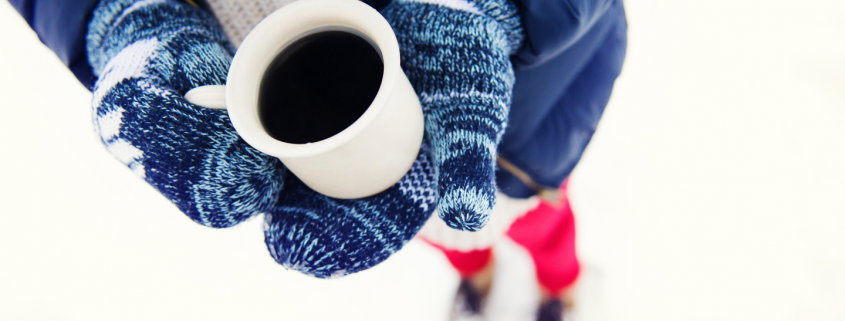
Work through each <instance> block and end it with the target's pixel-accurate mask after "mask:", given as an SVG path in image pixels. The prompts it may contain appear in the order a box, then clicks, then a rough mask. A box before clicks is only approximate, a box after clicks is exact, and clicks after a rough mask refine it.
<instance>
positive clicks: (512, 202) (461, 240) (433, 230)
mask: <svg viewBox="0 0 845 321" xmlns="http://www.w3.org/2000/svg"><path fill="white" fill-rule="evenodd" d="M539 205H540V199H539V198H538V197H537V196H532V197H530V198H526V199H519V198H510V197H508V196H507V195H505V194H502V193H500V192H496V206H494V207H493V213H492V214H490V220H489V221H487V225H485V226H484V228H482V229H481V230H478V231H475V232H467V231H458V230H455V229H452V228H450V227H448V226H446V223H444V222H443V220H441V219H440V217H439V216H438V215H437V211H434V214H432V215H431V218H429V219H428V222H426V223H425V225H424V226H423V228H422V229H421V230H420V233H419V234H418V235H419V236H420V237H422V238H425V239H426V240H428V241H430V242H432V243H434V244H437V245H440V246H442V247H445V248H447V249H450V250H458V251H471V250H481V249H486V248H489V247H491V246H493V243H495V242H496V241H498V240H499V239H501V238H502V237H503V236H504V235H505V233H507V231H508V228H510V226H511V224H513V222H514V221H516V219H518V218H520V217H522V216H523V215H525V213H528V211H530V210H533V209H535V208H537V206H539Z"/></svg>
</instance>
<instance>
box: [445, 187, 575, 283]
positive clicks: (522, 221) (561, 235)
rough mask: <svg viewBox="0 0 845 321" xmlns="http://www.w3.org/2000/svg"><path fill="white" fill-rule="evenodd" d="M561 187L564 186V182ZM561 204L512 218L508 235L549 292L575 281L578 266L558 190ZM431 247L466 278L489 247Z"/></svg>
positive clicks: (568, 211) (571, 225) (568, 215)
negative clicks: (523, 251)
mask: <svg viewBox="0 0 845 321" xmlns="http://www.w3.org/2000/svg"><path fill="white" fill-rule="evenodd" d="M564 186H565V185H564ZM562 190H563V192H562V200H561V204H560V205H558V206H557V208H555V207H553V206H551V205H549V204H547V203H545V202H541V203H540V205H539V206H538V207H537V208H535V209H533V210H531V211H529V212H528V213H526V214H525V215H524V216H522V217H520V218H519V219H517V220H516V222H514V223H513V225H511V227H510V229H509V230H508V232H507V234H508V236H509V237H510V238H511V239H512V240H514V241H515V242H516V243H518V244H519V245H521V246H523V247H524V248H525V249H526V250H528V252H529V253H530V254H531V258H532V259H533V260H534V266H535V268H536V272H537V281H538V282H539V283H540V285H541V286H542V287H543V288H544V289H545V290H546V291H548V292H549V293H552V294H560V292H561V291H562V290H563V289H565V288H566V287H568V286H569V285H571V284H572V283H573V282H575V279H576V278H577V277H578V272H579V271H580V269H581V267H580V265H579V263H578V259H577V258H576V257H575V222H574V218H573V216H572V208H571V207H570V206H569V199H568V198H567V197H566V191H565V189H562ZM434 246H435V247H437V248H438V249H440V250H441V251H443V253H444V254H446V257H447V258H448V259H449V262H451V263H452V266H454V267H455V269H457V270H458V272H459V273H460V274H461V277H463V278H469V277H471V276H473V275H474V274H475V273H478V272H480V271H481V270H482V269H484V267H485V266H487V263H488V261H489V260H490V256H491V253H492V251H491V249H490V248H487V249H484V250H476V251H471V252H461V251H454V250H448V249H445V248H443V247H440V246H437V245H436V244H434Z"/></svg>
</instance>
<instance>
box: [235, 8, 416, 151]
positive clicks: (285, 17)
mask: <svg viewBox="0 0 845 321" xmlns="http://www.w3.org/2000/svg"><path fill="white" fill-rule="evenodd" d="M344 29H348V30H350V33H353V34H356V35H358V36H362V35H363V36H364V39H365V40H367V41H368V42H371V43H372V44H375V46H376V48H375V49H376V51H378V52H379V54H380V56H381V58H382V63H383V65H384V69H383V70H384V71H383V74H382V80H381V85H380V86H379V90H378V93H377V94H376V96H375V98H373V101H372V103H370V106H369V107H367V110H366V111H365V112H364V113H363V114H362V115H361V116H360V117H358V119H357V120H355V122H353V123H352V124H351V125H349V126H348V127H346V128H345V129H344V130H342V131H340V132H338V133H337V134H335V135H333V136H331V137H329V138H326V139H323V140H320V141H317V142H313V143H306V144H292V143H286V142H283V141H279V140H276V139H275V138H273V137H271V136H270V135H269V134H268V133H267V132H266V131H265V130H264V126H263V125H262V124H261V121H260V119H259V117H258V92H259V89H260V83H261V79H262V78H263V76H264V72H265V70H266V69H267V67H268V66H269V64H270V63H271V62H272V61H273V59H274V58H275V57H276V56H278V54H279V53H281V51H282V50H284V49H285V48H286V47H287V46H288V45H290V44H292V43H293V42H295V41H296V40H298V39H301V38H302V37H304V36H307V35H310V34H314V33H316V32H320V31H328V30H344ZM268 40H269V41H268ZM399 59H400V56H399V44H398V42H397V40H396V36H395V35H394V33H393V29H392V28H391V27H390V24H389V23H388V22H387V20H385V19H384V17H382V15H381V14H380V13H378V11H376V10H375V9H373V8H372V7H370V6H369V5H367V4H364V3H362V2H360V1H357V0H300V1H296V2H294V3H291V4H288V5H286V6H284V7H282V8H280V9H279V10H276V11H275V12H273V13H272V14H270V15H269V16H267V18H265V19H264V20H262V21H261V22H260V23H259V24H258V25H257V26H256V27H255V28H254V29H253V30H252V31H251V32H250V33H249V34H248V35H247V37H246V38H245V39H244V41H243V42H242V43H241V46H240V48H238V51H237V53H236V54H235V57H234V59H233V60H232V64H231V66H230V68H229V74H228V76H227V80H226V105H227V111H228V113H229V118H230V119H231V121H232V125H233V126H234V127H235V130H237V131H238V134H240V136H241V137H242V138H243V139H244V140H245V141H246V142H247V143H248V144H249V145H251V146H252V147H254V148H256V149H258V150H261V151H262V152H264V153H267V154H269V155H272V156H276V157H279V158H304V157H311V156H316V155H320V154H324V153H327V152H329V151H332V150H334V149H337V148H339V147H340V146H343V145H344V144H346V143H348V142H349V141H351V140H352V139H354V138H355V137H357V136H358V135H359V134H360V133H361V132H362V131H364V130H365V129H366V128H367V127H368V126H369V125H370V124H372V123H373V122H374V121H375V120H376V119H377V118H378V116H379V115H380V114H381V112H382V110H383V109H384V108H386V105H387V102H388V100H389V98H390V96H391V95H392V93H393V90H394V88H393V87H394V85H395V83H396V77H397V76H398V73H402V69H401V67H400V64H399ZM403 75H404V74H403Z"/></svg>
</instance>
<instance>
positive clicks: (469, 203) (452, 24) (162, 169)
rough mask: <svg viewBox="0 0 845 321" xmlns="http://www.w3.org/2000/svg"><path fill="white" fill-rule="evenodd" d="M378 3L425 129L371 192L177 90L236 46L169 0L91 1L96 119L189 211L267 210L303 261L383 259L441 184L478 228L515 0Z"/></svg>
mask: <svg viewBox="0 0 845 321" xmlns="http://www.w3.org/2000/svg"><path fill="white" fill-rule="evenodd" d="M307 1H316V0H307ZM341 1H343V0H341ZM348 2H349V3H354V4H357V5H363V4H361V3H357V2H353V1H348ZM499 2H501V5H497V4H499ZM454 3H460V2H454ZM454 3H452V4H453V5H454ZM459 7H460V6H459ZM383 14H384V16H385V17H387V18H388V19H387V20H388V21H389V22H390V25H391V26H392V27H393V29H394V31H395V32H396V36H397V39H398V44H399V48H400V53H401V55H402V56H401V59H400V60H401V67H402V68H403V69H404V71H405V74H407V75H408V79H409V80H410V82H411V84H412V85H413V87H414V89H415V90H416V92H417V93H418V94H419V95H420V98H421V101H422V107H423V110H424V112H425V119H426V120H425V135H426V139H425V141H424V143H423V144H422V146H421V147H420V152H419V153H418V155H416V158H415V159H414V161H413V164H412V165H411V169H410V170H409V171H407V172H406V174H405V175H404V176H402V178H401V179H400V180H399V182H397V183H395V184H393V185H391V186H390V187H389V188H388V189H387V190H384V191H382V192H379V193H378V194H376V195H373V196H369V197H365V198H361V199H338V198H331V197H327V196H325V195H323V194H320V193H317V192H315V191H314V190H312V189H311V188H309V187H308V186H306V185H305V184H303V182H302V181H301V180H300V179H299V178H297V176H296V175H293V174H292V173H291V172H290V171H289V170H288V169H287V168H286V167H285V166H284V165H283V164H282V162H280V161H279V160H278V159H277V158H276V157H273V156H270V155H267V154H265V153H262V152H260V151H259V150H257V149H255V148H253V147H252V146H250V145H249V144H247V143H246V142H245V141H244V139H243V138H241V136H240V135H239V134H238V132H237V131H236V130H235V128H234V127H233V126H232V121H233V119H230V118H229V115H228V114H227V112H226V111H224V110H215V109H209V108H204V107H199V106H197V105H194V104H192V103H190V102H189V101H188V100H186V99H185V98H184V95H185V93H187V92H188V91H189V90H191V89H193V88H196V87H202V86H208V85H224V84H225V83H226V77H227V71H228V70H229V64H230V61H231V57H232V54H233V53H234V51H235V50H234V48H232V46H231V45H230V44H229V43H228V41H227V39H226V37H225V35H224V34H223V33H222V31H221V29H220V26H219V25H218V23H217V22H216V20H215V19H214V18H213V17H212V16H211V15H210V14H208V13H206V12H204V11H201V10H199V9H197V8H194V7H191V6H188V5H186V4H184V3H182V2H179V1H175V0H168V1H136V0H107V1H102V2H101V3H100V4H99V5H98V7H97V8H96V10H95V12H94V14H93V18H92V22H91V24H90V27H89V34H88V37H87V39H88V41H87V49H88V58H89V60H90V61H91V63H92V66H93V67H94V71H95V74H96V75H97V76H98V77H99V79H98V82H97V85H96V87H95V91H94V101H93V103H92V105H93V107H94V121H95V128H97V131H98V134H99V135H100V137H101V139H102V141H103V143H104V144H105V145H106V147H107V149H108V150H109V151H110V152H111V153H112V154H113V155H115V156H116V157H117V158H118V159H119V160H120V161H122V162H124V163H125V164H126V165H127V166H129V167H130V169H132V170H133V172H135V173H136V174H137V175H138V176H140V177H142V178H143V179H144V180H146V181H147V182H148V183H150V184H151V185H152V186H153V187H155V188H156V189H158V190H159V191H160V192H161V193H162V194H163V195H164V196H165V197H166V198H167V199H169V200H170V201H171V202H173V203H174V204H175V205H176V206H177V207H178V208H179V209H180V210H181V211H183V212H184V213H185V214H186V215H188V217H189V218H191V219H192V220H194V221H196V222H197V223H200V224H203V225H206V226H211V227H229V226H233V225H235V224H237V223H239V222H241V221H243V220H246V219H248V218H249V217H251V216H254V215H256V214H261V213H264V214H265V226H264V232H265V241H266V243H267V247H268V250H269V251H270V254H271V256H273V258H274V259H276V261H278V262H279V263H280V264H282V265H284V266H286V267H288V268H291V269H295V270H298V271H301V272H303V273H306V274H309V275H313V276H317V277H333V276H340V275H345V274H349V273H354V272H357V271H361V270H364V269H367V268H369V267H372V266H374V265H376V264H378V263H380V262H382V261H383V260H385V259H386V258H387V257H389V256H390V255H391V254H392V253H394V252H395V251H397V250H398V249H399V248H401V247H402V246H403V245H404V244H406V243H407V242H408V241H409V240H410V239H411V238H412V237H413V236H414V235H415V234H416V232H417V231H418V230H419V228H420V227H421V226H422V224H423V223H424V222H425V220H427V219H428V217H429V216H430V214H431V213H432V211H433V210H434V208H435V206H438V205H437V195H438V192H439V193H440V194H441V195H442V197H441V201H440V204H439V206H438V207H439V208H441V209H446V210H448V211H446V210H441V216H444V213H445V218H446V219H447V222H449V221H450V220H451V222H453V223H456V224H452V226H455V227H458V228H463V229H477V228H480V226H482V225H483V222H484V221H485V220H484V217H485V216H484V215H485V213H486V212H485V211H488V210H489V208H491V207H492V200H491V198H490V197H492V195H493V192H492V189H493V188H494V187H493V176H492V173H493V170H494V166H495V163H494V159H495V145H496V144H497V143H498V139H499V137H501V132H502V131H503V130H504V121H505V119H506V117H507V113H506V111H507V106H508V104H509V97H510V85H512V71H510V64H509V61H508V59H507V57H508V53H509V52H510V50H513V48H512V47H514V44H518V37H513V36H512V35H515V34H516V35H518V30H519V28H518V18H517V19H515V20H514V19H513V17H515V15H516V11H515V7H513V5H512V4H510V3H505V2H503V1H498V2H497V1H490V3H481V4H476V5H469V6H467V7H465V8H455V7H444V6H441V5H436V4H428V3H418V2H407V1H394V2H393V3H392V4H390V5H389V6H388V7H387V8H385V9H384V10H383ZM502 17H504V18H502ZM508 21H510V22H513V21H516V22H515V23H516V24H515V25H512V24H510V25H509V23H510V22H508ZM455 39H457V40H460V42H455V41H452V40H455ZM513 39H517V41H512V40H513ZM467 44H472V45H473V46H472V47H467ZM462 48H463V49H462ZM466 48H474V49H473V50H465V49H466ZM476 49H477V50H480V52H476V51H474V50H476ZM479 133H480V135H477V134H479ZM426 142H430V144H431V145H432V146H431V150H429V147H428V146H429V143H426ZM429 153H430V154H431V155H433V158H434V161H433V164H432V162H429V159H428V155H429ZM462 165H465V167H462ZM435 166H437V167H435ZM462 168H466V169H468V170H463V169H462ZM479 169H480V170H479ZM435 172H437V175H438V178H437V179H435ZM478 172H480V173H481V174H480V175H479V174H478ZM476 178H480V179H476ZM476 182H481V184H476ZM488 192H489V193H488ZM488 194H489V195H488ZM487 196H489V197H487ZM479 200H480V201H479ZM444 201H446V203H444ZM444 204H445V205H444ZM455 209H459V210H457V211H456V210H455ZM463 210H467V211H466V212H463ZM479 213H481V215H479ZM465 223H468V224H465Z"/></svg>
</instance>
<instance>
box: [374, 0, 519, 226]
mask: <svg viewBox="0 0 845 321" xmlns="http://www.w3.org/2000/svg"><path fill="white" fill-rule="evenodd" d="M433 3H437V4H433ZM381 13H382V15H383V16H384V17H385V18H386V19H387V21H388V22H389V23H390V24H391V26H392V27H393V30H394V32H395V33H396V38H397V39H398V40H399V49H400V52H401V55H402V58H401V60H402V69H403V70H404V71H405V74H406V75H407V76H408V79H409V80H410V81H411V84H412V85H413V86H414V89H415V90H416V92H417V94H418V95H419V96H420V101H421V103H422V106H423V111H424V113H425V131H426V139H427V140H428V141H429V142H430V144H431V157H432V160H433V163H434V164H433V165H434V168H435V177H436V179H437V184H438V186H439V196H440V200H439V203H438V204H437V210H438V212H439V214H440V218H442V219H443V220H444V221H445V222H446V224H447V225H448V226H450V227H452V228H455V229H459V230H466V231H477V230H479V229H481V228H482V227H484V225H485V224H486V223H487V219H488V216H489V214H490V213H491V211H492V209H493V205H494V204H495V202H496V199H495V192H496V185H495V179H496V178H495V168H496V147H497V146H498V144H499V141H500V140H501V138H502V134H503V133H504V131H505V124H506V122H507V118H508V110H509V108H510V103H511V94H512V90H513V83H514V72H513V67H512V66H511V63H510V59H509V56H510V55H511V54H512V53H514V52H515V51H516V50H517V49H519V46H520V44H521V42H522V38H523V32H522V27H521V24H520V20H519V16H518V13H517V8H516V5H514V4H513V3H512V2H511V1H510V0H474V1H463V0H440V1H431V0H417V1H409V0H394V1H393V2H392V3H391V4H390V5H388V6H387V7H385V8H384V9H383V10H382V12H381Z"/></svg>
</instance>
